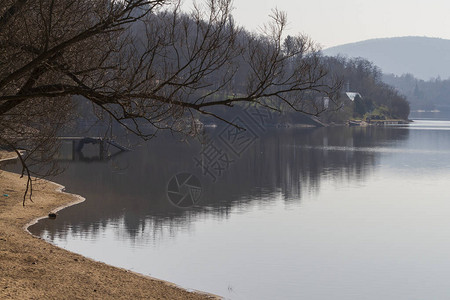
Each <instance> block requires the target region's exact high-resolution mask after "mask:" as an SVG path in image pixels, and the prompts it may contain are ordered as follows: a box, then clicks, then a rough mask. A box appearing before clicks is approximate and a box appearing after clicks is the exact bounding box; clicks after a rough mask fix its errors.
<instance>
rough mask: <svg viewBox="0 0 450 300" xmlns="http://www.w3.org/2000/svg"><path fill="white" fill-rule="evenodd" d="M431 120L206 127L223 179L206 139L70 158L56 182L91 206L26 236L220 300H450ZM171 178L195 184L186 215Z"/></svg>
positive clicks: (447, 140)
mask: <svg viewBox="0 0 450 300" xmlns="http://www.w3.org/2000/svg"><path fill="white" fill-rule="evenodd" d="M425 117H427V116H424V115H422V116H420V118H421V119H417V120H416V122H414V123H413V124H411V125H410V126H404V127H385V128H381V127H380V128H357V127H354V128H321V129H320V128H319V129H272V130H267V131H266V132H265V133H264V134H261V133H258V131H257V130H256V129H255V130H254V132H255V133H256V134H255V135H254V136H253V138H252V139H251V140H248V139H247V140H244V139H242V140H241V143H240V144H239V147H241V148H239V149H232V147H227V146H229V145H224V144H223V143H221V142H223V139H222V140H221V139H220V138H218V139H216V140H215V139H214V137H217V136H220V135H221V133H222V131H221V129H215V130H210V131H211V132H209V136H211V137H213V141H216V143H215V144H214V145H215V146H216V147H215V150H216V151H219V153H220V154H221V155H220V156H216V160H215V162H216V163H217V162H218V160H217V159H218V158H219V157H221V158H222V160H220V162H221V163H222V164H221V165H222V167H223V169H224V170H221V171H220V172H219V171H218V170H217V168H215V167H217V166H219V165H218V164H216V165H214V164H213V162H212V160H211V161H209V160H208V158H210V157H207V156H206V155H207V154H208V155H212V153H213V152H211V151H212V150H211V149H210V148H208V144H206V145H203V146H202V145H201V144H200V143H199V142H196V141H189V143H179V142H175V141H173V140H171V139H168V138H163V137H161V138H158V139H157V140H153V141H151V142H149V143H147V144H145V145H143V146H141V147H139V148H138V149H137V150H136V151H133V152H127V153H124V154H120V155H117V156H114V157H112V158H110V159H108V160H105V161H95V160H93V159H92V160H90V161H75V162H71V163H68V169H67V171H66V172H65V173H63V174H62V175H61V176H59V177H58V178H57V179H56V181H58V182H60V183H62V184H64V185H66V186H67V190H68V191H70V192H73V193H77V194H81V195H83V196H85V197H86V198H87V201H85V202H84V203H82V204H79V205H76V206H73V207H70V208H67V209H65V210H63V211H61V212H60V213H59V216H58V218H57V219H56V220H44V221H41V222H39V223H38V224H37V225H35V226H32V227H31V228H30V230H31V232H32V233H34V234H36V235H39V236H41V237H43V238H44V239H46V240H47V241H49V242H51V243H54V244H56V245H58V246H60V247H62V248H65V249H68V250H70V251H74V252H77V253H81V254H82V255H85V256H88V257H91V258H94V259H96V260H99V261H103V262H106V263H108V264H112V265H116V266H120V267H124V268H127V269H131V270H133V271H136V272H140V273H142V274H146V275H151V276H154V277H157V278H161V279H164V280H168V281H171V282H174V283H176V284H178V285H180V286H182V287H185V288H188V289H197V290H202V291H207V292H211V293H215V294H218V295H221V296H223V297H225V298H227V299H448V295H449V293H450V288H449V287H448V278H450V238H449V236H450V193H449V192H450V122H449V121H447V120H445V119H440V120H439V119H436V118H435V117H433V119H428V118H425ZM222 137H223V135H222ZM245 142H248V143H247V144H245ZM209 146H211V144H209ZM244 146H245V147H244ZM208 151H209V152H208ZM216 154H217V153H216ZM224 154H225V156H224ZM225 160H227V161H228V163H227V164H225V165H224V164H223V162H224V161H225ZM198 161H202V163H203V165H201V164H200V163H199V162H198ZM208 163H209V164H208ZM202 166H203V168H202ZM207 167H209V169H206V168H207ZM208 170H211V172H212V174H213V175H214V176H212V175H211V174H210V173H208V172H207V171H208ZM179 173H188V174H192V175H194V176H195V178H197V179H198V181H195V182H194V184H193V185H194V187H192V189H189V188H186V187H181V188H180V190H179V192H180V194H183V193H184V194H186V193H189V192H191V194H190V195H193V197H194V198H195V200H198V203H197V204H196V205H195V206H193V207H188V208H186V207H184V208H180V207H177V206H176V205H173V204H172V203H171V202H170V201H169V197H170V195H169V196H168V190H171V191H173V185H171V184H169V182H170V181H171V179H172V178H173V176H174V175H176V174H179ZM180 178H181V177H178V179H180ZM200 192H201V194H200ZM170 199H172V198H170Z"/></svg>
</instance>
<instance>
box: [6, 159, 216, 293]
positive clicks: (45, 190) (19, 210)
mask: <svg viewBox="0 0 450 300" xmlns="http://www.w3.org/2000/svg"><path fill="white" fill-rule="evenodd" d="M2 156H3V158H5V154H4V153H3V154H1V153H0V160H1V158H2ZM25 184H26V180H25V179H20V178H19V175H17V174H13V173H9V172H6V171H0V299H213V298H214V297H213V296H211V295H206V294H202V293H199V292H189V291H186V290H184V289H181V288H179V287H176V286H175V285H173V284H171V283H168V282H164V281H161V280H158V279H154V278H150V277H147V276H143V275H139V274H136V273H133V272H130V271H127V270H124V269H120V268H116V267H112V266H109V265H106V264H104V263H100V262H96V261H93V260H91V259H88V258H86V257H83V256H81V255H78V254H75V253H71V252H69V251H66V250H64V249H61V248H58V247H56V246H53V245H51V244H48V243H47V242H45V241H44V240H42V239H40V238H37V237H33V236H32V235H30V234H29V233H28V232H27V231H26V228H27V227H28V225H29V224H30V222H34V221H35V220H37V219H38V218H41V217H43V216H47V215H48V213H49V212H53V211H55V210H57V209H59V208H62V207H66V206H68V205H72V204H74V203H77V202H80V201H83V199H82V198H81V197H79V196H76V195H71V194H66V193H63V192H61V191H60V190H61V186H59V185H57V184H54V183H51V182H46V181H42V182H40V183H39V184H36V185H35V186H34V188H35V189H34V190H33V200H34V202H29V201H28V202H27V204H26V206H25V207H23V206H22V197H23V192H24V190H25ZM215 298H218V297H215Z"/></svg>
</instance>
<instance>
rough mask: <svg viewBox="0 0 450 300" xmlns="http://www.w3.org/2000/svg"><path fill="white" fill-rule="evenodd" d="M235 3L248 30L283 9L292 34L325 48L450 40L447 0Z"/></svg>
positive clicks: (240, 21)
mask: <svg viewBox="0 0 450 300" xmlns="http://www.w3.org/2000/svg"><path fill="white" fill-rule="evenodd" d="M188 1H189V0H188ZM196 1H197V2H201V0H196ZM233 6H234V7H235V9H234V11H233V15H234V17H235V20H236V21H237V23H238V24H240V25H242V26H244V27H245V28H247V29H250V30H256V29H258V27H259V26H261V25H262V24H263V23H264V22H265V21H267V20H268V19H269V18H268V15H269V14H270V12H271V9H272V8H275V7H276V8H278V9H279V10H281V11H285V12H287V13H288V19H289V32H288V33H289V34H291V35H292V34H296V33H304V34H307V35H309V36H310V37H311V38H312V39H313V40H314V41H316V42H317V43H319V44H320V45H322V46H323V47H324V48H326V47H331V46H337V45H341V44H346V43H351V42H358V41H362V40H367V39H372V38H384V37H398V36H427V37H439V38H446V39H450V1H449V0H408V1H407V0H374V1H368V0H365V1H362V0H309V1H306V0H303V1H293V0H234V5H233Z"/></svg>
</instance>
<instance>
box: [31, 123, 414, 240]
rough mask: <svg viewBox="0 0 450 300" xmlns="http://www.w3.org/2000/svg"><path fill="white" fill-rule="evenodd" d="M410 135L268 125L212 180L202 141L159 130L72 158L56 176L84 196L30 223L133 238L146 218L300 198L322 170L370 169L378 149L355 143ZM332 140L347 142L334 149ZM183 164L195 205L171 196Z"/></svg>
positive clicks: (173, 219) (186, 217)
mask: <svg viewBox="0 0 450 300" xmlns="http://www.w3.org/2000/svg"><path fill="white" fill-rule="evenodd" d="M217 130H218V129H217ZM214 134H217V132H216V131H214V132H213V133H212V134H211V135H214ZM407 136H408V131H407V130H396V129H387V128H321V129H295V130H273V131H270V132H268V133H267V134H266V135H264V137H262V138H259V139H257V140H256V141H255V143H254V144H253V145H252V146H251V147H249V148H248V149H247V150H246V151H245V152H243V153H242V155H241V157H240V158H239V157H234V158H235V161H234V162H233V163H232V164H230V166H229V168H228V169H227V170H226V171H225V172H224V173H223V175H222V176H220V177H218V178H217V181H216V182H213V181H212V180H211V178H210V177H208V176H204V175H202V172H201V169H200V168H199V167H196V165H195V162H194V157H198V156H199V153H200V152H201V149H202V148H201V145H200V143H199V142H197V141H190V143H189V144H187V143H179V142H175V141H173V140H171V139H169V138H157V139H155V140H153V141H151V142H149V143H147V144H146V145H144V146H142V147H140V148H139V149H137V150H136V151H132V152H128V153H124V154H123V155H120V156H117V157H115V158H113V159H112V160H111V161H108V162H91V163H83V162H77V163H74V164H72V165H71V166H70V167H69V168H68V169H67V171H66V172H65V173H64V174H62V175H61V176H60V177H59V178H58V179H57V181H58V182H60V183H62V184H64V185H66V186H67V187H68V190H69V191H70V192H74V193H78V194H82V195H83V196H85V197H86V198H87V201H86V202H84V203H82V204H79V205H76V206H74V207H71V208H68V209H65V210H63V211H61V212H60V216H59V217H58V218H57V219H56V220H54V221H43V222H40V223H39V224H37V225H35V226H33V227H32V228H31V231H32V232H34V233H36V234H39V232H40V230H46V231H48V232H49V234H50V235H53V234H58V235H59V236H64V234H65V233H64V229H65V228H71V230H72V231H73V232H75V233H80V234H83V235H84V234H85V232H89V233H91V234H94V235H95V233H96V232H98V230H99V229H100V228H103V227H106V226H108V225H110V224H115V225H116V226H119V225H117V224H122V225H123V226H124V228H125V230H126V231H127V232H128V234H129V235H131V236H132V237H135V238H136V237H138V236H140V235H142V231H143V230H144V228H145V227H146V226H147V228H146V230H149V231H155V230H156V231H157V230H158V228H163V227H166V228H167V227H170V228H172V229H175V228H176V229H179V228H185V227H187V226H189V224H190V222H191V220H194V219H197V218H201V216H202V215H208V214H214V215H215V216H216V217H217V218H226V216H227V214H228V213H229V212H230V210H231V209H233V208H234V207H239V208H242V209H245V207H246V206H248V205H254V204H256V203H257V204H258V205H264V204H265V203H266V202H270V201H271V199H273V197H271V195H272V196H273V195H276V194H277V195H280V194H281V195H282V197H283V198H284V199H285V201H287V202H295V201H300V200H301V198H302V195H303V194H304V193H305V192H309V191H318V190H319V187H320V182H321V179H322V178H323V177H324V176H330V175H331V176H333V178H342V180H345V179H346V178H351V179H357V180H362V179H363V178H364V176H365V174H367V172H370V171H371V170H372V169H373V167H374V166H375V164H376V159H377V156H378V155H379V154H378V153H377V152H371V151H353V150H352V149H355V148H359V147H379V146H383V147H390V146H393V145H395V143H397V142H398V141H400V140H404V139H406V138H407ZM330 146H334V147H337V146H338V147H344V149H348V150H345V151H334V150H330V149H333V148H332V147H331V148H330ZM180 172H189V173H193V174H195V175H196V176H197V177H198V178H199V179H200V181H201V183H202V188H203V194H202V195H203V196H202V202H201V205H200V206H199V207H195V208H192V209H179V208H177V207H175V206H173V205H171V204H170V202H169V201H168V198H167V194H166V193H167V191H166V189H167V184H168V182H169V180H170V179H171V178H172V177H173V176H174V175H175V174H177V173H180ZM338 180H339V179H338ZM119 227H120V226H119ZM148 227H152V228H148ZM121 230H122V231H123V230H124V229H123V228H122V229H121Z"/></svg>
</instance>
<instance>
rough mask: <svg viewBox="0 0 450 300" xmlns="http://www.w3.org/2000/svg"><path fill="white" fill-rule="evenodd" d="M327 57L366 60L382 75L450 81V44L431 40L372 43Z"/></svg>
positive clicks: (334, 49) (340, 49)
mask: <svg viewBox="0 0 450 300" xmlns="http://www.w3.org/2000/svg"><path fill="white" fill-rule="evenodd" d="M323 53H324V54H325V55H328V56H336V55H338V54H340V55H343V56H346V57H363V58H365V59H367V60H369V61H372V62H373V63H374V64H375V65H377V66H378V67H380V68H381V70H382V71H383V73H387V74H389V73H392V74H395V75H403V74H406V73H410V74H412V75H414V76H415V77H416V78H419V79H423V80H429V79H431V78H437V77H441V78H442V79H448V78H450V40H445V39H439V38H428V37H397V38H384V39H372V40H367V41H362V42H357V43H351V44H345V45H341V46H336V47H331V48H327V49H325V50H323Z"/></svg>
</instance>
